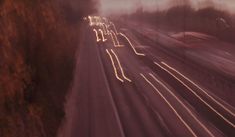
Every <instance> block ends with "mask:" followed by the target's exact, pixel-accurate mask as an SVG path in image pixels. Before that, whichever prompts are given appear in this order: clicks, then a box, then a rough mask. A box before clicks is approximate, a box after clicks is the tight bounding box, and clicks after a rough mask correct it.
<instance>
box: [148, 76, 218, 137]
mask: <svg viewBox="0 0 235 137" xmlns="http://www.w3.org/2000/svg"><path fill="white" fill-rule="evenodd" d="M149 75H150V76H151V77H152V78H153V79H154V80H155V81H157V82H158V83H159V84H160V85H161V86H163V87H164V88H165V89H166V90H167V91H168V92H169V93H170V94H171V95H172V96H173V97H174V98H175V99H176V100H177V101H178V102H179V103H180V104H181V105H182V106H183V107H184V108H185V109H186V110H187V111H188V113H189V114H190V115H191V116H192V117H193V118H194V119H195V120H196V121H197V123H198V124H200V126H201V127H202V128H203V129H204V130H205V131H206V132H207V133H208V134H209V135H210V136H211V137H215V136H214V135H213V134H212V133H211V132H210V131H209V130H208V128H207V127H206V126H205V125H204V124H203V123H202V122H201V121H200V120H199V119H198V118H197V117H196V116H195V115H194V114H193V112H192V111H191V110H190V109H189V108H188V107H187V106H186V105H185V104H184V103H183V102H182V101H181V100H180V99H179V98H178V97H177V96H176V95H175V94H174V93H173V92H172V91H171V90H170V89H169V88H168V87H167V86H166V85H165V84H163V83H162V82H161V81H160V80H158V79H157V78H156V77H155V76H154V75H153V74H151V73H149Z"/></svg>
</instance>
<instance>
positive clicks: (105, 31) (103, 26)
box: [102, 23, 108, 35]
mask: <svg viewBox="0 0 235 137" xmlns="http://www.w3.org/2000/svg"><path fill="white" fill-rule="evenodd" d="M102 29H103V31H104V35H107V34H108V33H107V30H106V28H105V24H104V23H102Z"/></svg>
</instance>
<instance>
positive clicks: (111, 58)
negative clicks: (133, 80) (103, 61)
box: [106, 49, 124, 82]
mask: <svg viewBox="0 0 235 137" xmlns="http://www.w3.org/2000/svg"><path fill="white" fill-rule="evenodd" d="M106 52H107V54H108V55H109V58H110V60H111V62H112V66H113V69H114V73H115V76H116V78H117V79H118V80H119V81H121V82H124V80H123V79H121V78H120V77H119V76H118V73H117V68H116V66H115V64H114V61H113V57H112V55H111V54H110V52H109V51H108V49H106Z"/></svg>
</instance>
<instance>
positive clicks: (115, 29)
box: [110, 22, 118, 35]
mask: <svg viewBox="0 0 235 137" xmlns="http://www.w3.org/2000/svg"><path fill="white" fill-rule="evenodd" d="M110 24H112V26H113V28H114V31H115V33H116V34H117V35H118V31H117V28H116V26H115V24H114V23H113V22H110Z"/></svg>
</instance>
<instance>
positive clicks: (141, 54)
mask: <svg viewBox="0 0 235 137" xmlns="http://www.w3.org/2000/svg"><path fill="white" fill-rule="evenodd" d="M119 34H120V35H121V36H123V37H124V38H125V39H126V40H127V41H128V43H129V44H130V45H131V48H132V49H133V51H134V52H135V54H136V55H138V56H145V54H143V53H138V52H137V51H136V50H135V47H134V46H133V45H132V43H131V41H130V40H129V38H128V37H127V36H126V35H125V34H123V33H119Z"/></svg>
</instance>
